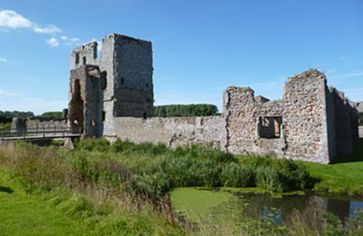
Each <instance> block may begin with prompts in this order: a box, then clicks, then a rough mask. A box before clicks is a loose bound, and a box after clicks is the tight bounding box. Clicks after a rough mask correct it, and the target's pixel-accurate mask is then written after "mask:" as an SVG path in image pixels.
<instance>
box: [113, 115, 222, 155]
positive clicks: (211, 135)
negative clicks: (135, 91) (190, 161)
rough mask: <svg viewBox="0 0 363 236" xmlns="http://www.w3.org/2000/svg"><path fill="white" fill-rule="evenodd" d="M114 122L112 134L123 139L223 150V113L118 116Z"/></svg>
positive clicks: (172, 146) (170, 145) (171, 145)
mask: <svg viewBox="0 0 363 236" xmlns="http://www.w3.org/2000/svg"><path fill="white" fill-rule="evenodd" d="M114 123H115V135H116V136H117V137H118V138H120V139H122V140H130V141H132V142H136V143H142V142H151V143H154V144H157V143H163V144H166V145H167V146H168V147H171V148H175V147H177V146H184V145H188V144H194V143H200V144H209V145H212V146H214V147H217V148H220V149H222V150H225V139H226V131H225V130H226V129H225V119H224V117H222V116H208V117H169V118H159V117H153V118H147V119H143V118H135V117H117V118H114ZM106 137H107V136H106ZM108 138H111V139H112V138H115V137H108Z"/></svg>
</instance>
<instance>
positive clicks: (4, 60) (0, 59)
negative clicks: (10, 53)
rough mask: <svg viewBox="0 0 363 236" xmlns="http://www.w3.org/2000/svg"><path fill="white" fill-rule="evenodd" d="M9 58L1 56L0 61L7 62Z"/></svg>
mask: <svg viewBox="0 0 363 236" xmlns="http://www.w3.org/2000/svg"><path fill="white" fill-rule="evenodd" d="M7 61H8V60H7V59H6V58H3V57H0V62H7Z"/></svg>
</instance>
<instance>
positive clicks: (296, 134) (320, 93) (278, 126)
mask: <svg viewBox="0 0 363 236" xmlns="http://www.w3.org/2000/svg"><path fill="white" fill-rule="evenodd" d="M329 96H330V95H329V90H328V88H327V85H326V77H325V75H324V74H322V73H320V72H319V71H317V70H309V71H306V72H304V73H302V74H299V75H296V76H294V77H291V78H289V80H288V81H287V82H286V85H285V94H284V96H283V99H282V100H277V101H268V99H266V98H261V97H256V98H257V99H256V98H255V96H254V91H253V90H252V89H250V88H239V87H229V88H228V89H227V90H226V91H225V94H224V113H225V117H226V129H227V144H226V146H227V150H228V151H230V152H233V153H247V154H259V155H265V154H267V155H275V156H278V157H286V158H292V159H299V160H308V161H315V162H320V163H329V162H331V161H333V160H334V157H335V156H336V155H337V154H345V155H349V154H351V147H352V142H353V141H354V137H355V134H354V133H353V130H357V128H356V127H355V126H354V125H353V123H354V121H355V120H356V117H354V116H352V114H354V109H353V108H352V107H350V106H347V107H345V108H341V107H340V106H339V102H340V100H338V99H333V98H330V100H329ZM334 109H335V110H334ZM342 109H345V110H344V113H345V114H347V115H346V116H347V117H341V118H340V117H339V115H341V113H343V112H342ZM343 120H348V121H346V122H349V123H347V124H346V125H343V126H340V125H342V122H343ZM269 122H273V124H267V125H266V124H263V123H269ZM269 125H270V126H269ZM264 126H265V129H266V128H268V129H269V130H268V131H269V132H270V134H269V135H266V134H264V133H263V132H261V129H263V128H264ZM336 129H339V130H337V131H336ZM340 129H344V130H345V129H348V130H349V131H347V134H346V135H345V136H344V135H343V134H340ZM271 132H275V134H273V135H271ZM342 133H343V132H342ZM336 137H342V139H336ZM335 142H336V143H335ZM345 142H346V143H345ZM348 143H349V145H348ZM342 146H345V149H347V150H343V149H342V148H341V147H342Z"/></svg>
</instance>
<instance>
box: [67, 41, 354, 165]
mask: <svg viewBox="0 0 363 236" xmlns="http://www.w3.org/2000/svg"><path fill="white" fill-rule="evenodd" d="M97 47H98V45H97V42H91V43H88V44H86V45H83V46H81V47H79V48H76V49H74V50H73V51H72V55H71V78H70V92H69V99H70V102H69V115H68V119H69V122H68V124H69V125H70V126H71V127H72V128H77V129H81V130H82V132H83V136H84V137H105V138H107V139H109V140H115V139H116V138H120V139H122V140H126V139H127V140H130V141H133V142H137V143H140V142H152V143H164V144H166V145H168V146H169V147H176V146H180V145H187V144H192V143H203V144H211V145H213V146H215V147H218V148H221V149H222V150H225V151H229V152H232V153H241V154H253V155H274V156H277V157H282V158H291V159H298V160H307V161H313V162H320V163H330V162H333V161H334V160H335V158H336V157H337V156H349V155H351V154H352V150H353V144H354V143H355V142H356V141H357V139H358V112H357V110H356V109H355V105H354V104H353V103H351V102H350V101H349V100H348V99H347V98H346V97H345V96H344V94H343V93H341V92H339V91H338V90H336V89H334V88H329V87H328V86H327V80H326V76H325V75H324V74H323V73H321V72H319V71H317V70H308V71H306V72H303V73H301V74H298V75H296V76H293V77H291V78H289V79H288V80H287V82H286V85H285V93H284V95H283V98H282V99H280V100H275V101H270V100H269V99H267V98H265V97H262V96H255V95H254V91H253V90H252V89H251V88H243V87H229V88H227V89H226V90H225V92H224V101H223V113H222V115H220V116H212V117H168V118H160V117H153V114H152V112H153V103H154V94H153V79H152V78H153V62H152V44H151V42H148V41H144V40H139V39H135V38H131V37H128V36H123V35H118V34H111V35H108V36H106V37H105V38H103V40H102V49H101V50H98V48H97Z"/></svg>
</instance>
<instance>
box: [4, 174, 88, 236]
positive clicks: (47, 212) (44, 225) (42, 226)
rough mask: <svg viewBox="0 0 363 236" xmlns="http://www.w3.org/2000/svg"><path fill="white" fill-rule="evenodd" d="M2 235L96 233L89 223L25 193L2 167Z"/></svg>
mask: <svg viewBox="0 0 363 236" xmlns="http://www.w3.org/2000/svg"><path fill="white" fill-rule="evenodd" d="M0 232H1V235H94V232H93V231H92V230H91V229H89V228H88V227H87V226H85V225H82V224H79V223H77V222H76V221H74V219H72V218H69V217H67V216H64V215H62V214H61V213H60V212H57V211H56V210H55V209H52V208H50V207H49V206H47V204H44V202H42V201H40V200H39V199H37V198H36V197H34V196H30V195H28V194H26V193H25V192H24V191H23V190H22V188H21V187H20V186H19V185H18V184H16V183H15V182H14V181H11V178H10V176H9V174H8V173H6V172H5V171H3V170H0Z"/></svg>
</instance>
